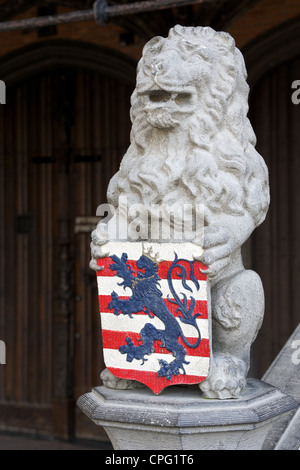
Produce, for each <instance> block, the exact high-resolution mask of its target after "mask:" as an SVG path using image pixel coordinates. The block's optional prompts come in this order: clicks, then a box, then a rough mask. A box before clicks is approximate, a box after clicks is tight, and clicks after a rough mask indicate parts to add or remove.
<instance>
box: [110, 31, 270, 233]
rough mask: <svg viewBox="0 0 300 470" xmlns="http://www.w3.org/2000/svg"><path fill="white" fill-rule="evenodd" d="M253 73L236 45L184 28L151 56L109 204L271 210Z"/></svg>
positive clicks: (143, 67) (141, 73) (256, 213)
mask: <svg viewBox="0 0 300 470" xmlns="http://www.w3.org/2000/svg"><path fill="white" fill-rule="evenodd" d="M248 93H249V87H248V85H247V82H246V69H245V64H244V59H243V57H242V54H241V53H240V51H239V50H238V49H237V48H236V47H235V43H234V40H233V38H232V37H231V36H230V35H229V34H227V33H224V32H215V31H214V30H213V29H211V28H209V27H181V26H176V27H174V28H173V29H171V30H170V32H169V35H168V37H167V38H162V37H155V38H153V39H152V40H151V41H149V42H148V43H147V44H146V46H145V48H144V51H143V57H142V58H141V60H140V62H139V64H138V69H137V83H136V88H135V91H134V92H133V95H132V99H131V105H132V106H131V119H132V131H131V145H130V147H129V149H128V151H127V153H126V154H125V156H124V158H123V160H122V163H121V166H120V170H119V172H118V173H117V174H116V175H115V177H113V178H112V180H111V183H110V186H109V189H108V199H109V202H111V203H112V204H114V205H117V201H118V197H119V196H120V195H121V194H122V195H125V196H127V197H128V199H129V203H143V204H144V205H146V206H148V207H149V206H150V205H151V204H160V203H164V204H173V203H174V202H178V201H181V202H182V203H188V202H192V203H194V202H195V201H197V202H204V203H205V205H206V207H207V209H208V211H212V212H214V213H218V212H224V211H226V212H228V213H232V214H236V215H239V214H243V213H244V211H248V212H250V213H251V215H252V217H253V219H254V220H255V223H256V225H258V224H259V223H261V222H262V221H263V219H264V217H265V214H266V211H267V207H268V204H269V193H268V174H267V169H266V166H265V164H264V161H263V159H262V158H261V156H260V155H259V154H258V153H257V152H256V150H255V148H254V146H255V144H256V138H255V135H254V132H253V130H252V127H251V125H250V122H249V120H248V118H247V113H248Z"/></svg>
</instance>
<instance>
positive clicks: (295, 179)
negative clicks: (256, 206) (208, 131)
mask: <svg viewBox="0 0 300 470" xmlns="http://www.w3.org/2000/svg"><path fill="white" fill-rule="evenodd" d="M299 78H300V58H299V57H298V58H295V59H293V60H290V61H289V62H287V63H285V64H282V65H280V66H278V67H276V68H275V69H273V70H271V71H270V72H269V73H267V74H266V75H265V76H264V77H263V78H262V79H261V80H260V81H259V82H258V84H257V85H256V87H255V89H254V90H253V94H252V99H251V105H250V110H251V121H252V123H253V127H254V130H255V133H256V135H257V149H258V151H259V152H260V153H261V155H262V156H263V158H264V159H265V161H266V163H267V166H268V168H269V175H270V189H271V205H270V210H269V213H268V216H267V219H266V221H265V222H264V223H263V225H262V226H261V227H259V228H258V229H257V230H256V232H255V235H254V236H253V267H254V269H255V270H256V271H257V272H258V273H259V274H260V275H261V277H262V280H263V284H264V289H265V296H266V311H265V318H264V323H263V326H262V329H261V331H260V333H259V336H258V339H257V342H256V356H257V362H258V375H259V376H260V377H261V376H262V375H263V373H264V372H265V371H266V369H267V368H268V366H269V365H270V364H271V362H272V361H273V360H274V359H275V357H276V355H277V354H278V353H279V351H280V350H281V348H282V347H283V345H284V344H285V342H286V341H287V339H288V338H289V336H290V335H291V334H292V332H293V331H294V329H295V328H296V326H297V325H298V324H299V322H300V289H299V285H300V243H299V240H300V217H299V207H300V190H299V181H300V152H299V149H300V132H299V131H300V105H296V104H294V103H293V102H292V99H291V98H292V93H293V91H295V90H293V89H292V83H293V82H294V81H295V80H299Z"/></svg>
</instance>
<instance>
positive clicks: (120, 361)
mask: <svg viewBox="0 0 300 470" xmlns="http://www.w3.org/2000/svg"><path fill="white" fill-rule="evenodd" d="M103 353H104V362H105V365H106V367H117V368H119V369H131V370H135V371H141V372H143V371H144V372H158V370H159V369H160V367H161V366H160V364H159V360H160V359H163V360H164V361H167V362H169V363H170V362H172V361H173V360H174V357H173V356H172V354H159V353H152V354H151V355H150V356H147V361H145V362H144V364H142V361H141V360H137V359H134V360H133V361H132V362H128V361H127V360H126V354H121V353H120V352H119V351H118V350H117V349H104V350H103ZM185 360H186V361H187V362H189V364H184V370H185V372H186V375H199V376H206V375H207V373H208V370H209V357H196V356H186V358H185Z"/></svg>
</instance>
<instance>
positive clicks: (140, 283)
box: [108, 253, 201, 381]
mask: <svg viewBox="0 0 300 470" xmlns="http://www.w3.org/2000/svg"><path fill="white" fill-rule="evenodd" d="M111 258H112V260H113V262H114V263H113V264H111V265H110V269H111V270H112V271H116V275H117V276H118V277H120V278H122V279H123V281H122V282H121V283H119V284H118V285H120V286H123V288H124V289H125V288H126V287H129V288H130V289H131V290H132V296H131V297H130V298H129V299H125V300H123V299H119V296H118V294H117V293H116V292H112V294H111V298H112V300H111V302H110V303H109V305H108V308H109V309H111V310H114V314H115V315H120V313H121V312H122V314H123V315H129V317H132V314H133V313H137V312H141V311H143V312H145V313H147V314H148V315H149V317H150V318H153V317H154V316H155V317H157V318H159V319H160V320H161V321H162V322H163V323H164V325H165V329H158V328H156V327H155V326H153V325H152V324H151V323H146V324H145V326H144V327H143V328H142V330H141V332H140V339H139V342H140V343H141V344H140V345H139V346H135V345H134V343H133V341H132V339H131V338H129V337H127V338H126V344H124V345H123V346H120V348H119V351H120V352H121V353H122V354H127V358H126V359H127V361H128V362H132V361H133V359H138V360H142V361H143V362H142V364H144V362H145V361H146V360H147V359H146V358H145V356H146V355H150V354H151V353H153V352H154V342H155V341H160V342H161V346H162V347H163V348H165V349H166V350H168V351H169V352H171V353H172V354H173V356H174V357H175V359H174V360H173V361H172V362H170V363H168V362H167V361H164V360H159V363H160V370H159V371H158V376H160V377H166V378H167V379H168V380H170V381H171V380H172V377H173V375H179V374H180V373H183V374H185V370H184V364H188V362H187V361H186V360H185V356H186V349H185V347H184V346H183V345H182V344H180V343H179V338H180V337H181V338H182V340H183V343H184V344H185V345H186V346H188V347H190V348H193V349H195V348H197V347H198V346H199V344H200V342H201V334H200V330H199V328H198V325H197V322H196V320H197V318H198V317H199V316H201V313H193V311H194V307H195V299H194V298H193V297H191V299H190V306H189V308H188V301H187V296H186V294H184V293H182V296H183V299H182V300H181V299H180V297H179V296H178V294H177V293H176V291H175V289H174V286H173V283H172V272H173V270H174V269H177V276H178V277H179V278H181V282H182V285H183V287H184V288H185V289H187V290H188V291H191V292H192V289H191V288H190V287H189V286H188V285H187V283H186V278H187V272H186V268H185V266H182V265H180V262H181V261H184V262H185V263H188V264H189V269H190V279H191V281H192V282H193V284H194V285H195V287H196V289H197V290H199V282H198V280H197V278H196V277H195V274H194V266H193V262H191V261H187V260H183V259H178V256H177V254H176V253H175V259H174V261H173V262H172V264H171V266H170V268H169V270H168V273H167V280H168V284H169V288H170V291H171V293H172V299H169V298H168V301H169V302H170V303H173V304H175V305H177V309H176V312H180V313H181V315H180V316H179V318H180V320H181V322H182V323H186V324H188V325H192V326H193V327H195V329H196V331H197V341H196V342H195V343H193V344H190V343H189V342H188V340H187V338H186V337H185V335H184V333H183V331H182V329H181V326H180V323H179V322H178V321H177V320H176V318H175V317H174V316H173V315H172V313H171V312H170V311H169V309H168V307H167V305H166V303H165V302H164V300H163V298H162V295H163V294H162V292H161V290H160V288H159V287H160V286H159V281H160V277H159V276H158V274H157V271H158V264H157V263H156V262H154V261H152V260H151V259H150V258H148V257H147V256H145V255H142V256H141V257H140V258H139V259H138V260H137V262H136V265H137V268H138V269H139V271H138V272H137V273H135V271H133V270H132V268H131V267H130V266H129V264H127V259H128V256H127V254H126V253H123V254H122V256H121V258H119V257H118V256H116V255H112V256H111ZM168 297H169V296H168ZM173 299H174V300H173Z"/></svg>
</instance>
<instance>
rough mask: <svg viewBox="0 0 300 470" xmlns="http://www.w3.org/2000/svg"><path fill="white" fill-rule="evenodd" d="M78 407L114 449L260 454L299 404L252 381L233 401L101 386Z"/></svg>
mask: <svg viewBox="0 0 300 470" xmlns="http://www.w3.org/2000/svg"><path fill="white" fill-rule="evenodd" d="M77 404H78V406H79V408H80V409H81V410H82V411H83V412H84V413H85V414H86V415H87V416H88V417H89V418H90V419H91V420H92V421H93V422H94V423H95V424H96V425H98V426H103V427H104V429H105V431H106V432H107V434H108V436H109V438H110V440H111V443H112V445H113V447H114V449H115V450H208V449H211V450H213V449H215V450H218V449H220V450H221V449H224V450H246V449H251V450H260V449H262V447H263V443H264V440H265V438H266V436H267V435H268V433H269V431H270V430H271V428H272V426H273V424H274V423H275V422H276V420H278V419H280V418H282V415H284V414H285V413H288V412H290V410H292V409H295V408H297V406H298V404H297V402H296V401H295V400H294V399H293V398H292V397H291V396H289V395H286V394H284V393H282V392H281V391H280V390H278V389H277V388H275V387H273V386H271V385H269V384H266V383H265V382H262V381H259V380H255V379H249V380H248V381H247V387H246V389H245V391H244V392H243V393H242V396H241V397H240V398H238V399H234V400H214V399H205V398H203V397H201V392H200V391H199V389H198V388H192V387H180V386H172V387H169V388H167V389H165V390H164V391H163V392H162V393H161V394H160V395H158V396H155V395H154V394H153V393H152V392H151V391H150V390H149V389H142V390H141V389H137V390H128V391H125V390H113V389H109V388H106V387H103V386H102V387H96V388H94V389H93V390H92V391H91V392H90V393H87V394H85V395H82V396H81V397H80V398H79V400H78V402H77Z"/></svg>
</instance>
